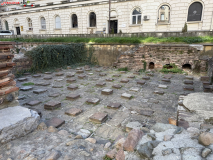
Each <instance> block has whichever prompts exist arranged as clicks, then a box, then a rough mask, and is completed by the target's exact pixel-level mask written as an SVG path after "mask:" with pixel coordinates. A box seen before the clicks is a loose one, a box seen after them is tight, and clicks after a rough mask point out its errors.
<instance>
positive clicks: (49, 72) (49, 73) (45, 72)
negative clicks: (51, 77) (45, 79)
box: [44, 72, 52, 74]
mask: <svg viewBox="0 0 213 160" xmlns="http://www.w3.org/2000/svg"><path fill="white" fill-rule="evenodd" d="M44 74H52V72H44Z"/></svg>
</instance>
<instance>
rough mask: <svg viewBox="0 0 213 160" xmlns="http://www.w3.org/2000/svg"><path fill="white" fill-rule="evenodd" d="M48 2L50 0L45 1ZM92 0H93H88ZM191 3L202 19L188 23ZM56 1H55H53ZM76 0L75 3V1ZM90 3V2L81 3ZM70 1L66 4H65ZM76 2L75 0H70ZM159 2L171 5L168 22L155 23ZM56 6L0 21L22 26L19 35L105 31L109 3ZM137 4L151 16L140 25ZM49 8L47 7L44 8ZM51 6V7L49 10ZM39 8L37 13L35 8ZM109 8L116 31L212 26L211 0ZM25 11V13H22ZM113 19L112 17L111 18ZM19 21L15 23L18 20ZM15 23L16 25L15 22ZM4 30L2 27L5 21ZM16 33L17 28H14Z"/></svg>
mask: <svg viewBox="0 0 213 160" xmlns="http://www.w3.org/2000/svg"><path fill="white" fill-rule="evenodd" d="M46 2H47V0H46V1H38V2H37V3H40V5H42V4H45V3H46ZM48 2H49V0H48ZM91 2H93V1H91ZM193 2H201V3H202V4H203V15H202V20H201V21H199V22H187V15H188V8H189V6H190V4H192V3H193ZM54 3H56V2H54ZM76 3H77V2H76ZM82 3H89V2H82ZM68 4H69V3H68ZM72 4H73V5H75V3H72ZM161 5H168V6H169V7H170V17H171V18H170V23H166V24H159V23H157V18H158V13H159V8H160V6H161ZM60 6H63V4H59V5H58V7H59V9H58V8H57V7H56V6H55V5H54V8H53V7H52V8H50V7H51V6H49V7H48V6H47V7H42V8H41V9H39V7H36V8H32V9H31V8H29V9H26V10H20V11H10V12H8V13H13V12H20V14H16V15H9V16H8V17H7V16H5V14H6V13H7V12H5V13H1V15H3V16H2V17H3V18H2V22H4V21H5V20H7V21H8V24H9V29H10V30H14V31H15V27H17V26H23V31H21V34H90V33H91V30H93V33H95V32H96V31H103V28H106V30H107V31H108V15H109V12H108V10H109V8H108V4H98V5H90V6H84V5H83V6H81V7H70V8H67V9H60ZM136 7H140V8H141V10H142V17H143V16H144V15H148V16H150V20H147V21H142V24H140V25H132V24H131V23H132V15H131V14H132V12H133V10H134V8H136ZM48 8H49V10H47V9H48ZM51 9H52V10H51ZM35 10H39V12H37V11H35ZM111 10H112V11H115V12H116V14H117V16H116V18H113V19H114V20H118V31H119V30H121V31H122V32H123V33H137V32H155V31H157V32H166V31H170V32H172V31H174V32H177V31H181V30H182V28H183V26H184V24H185V22H187V24H188V30H189V31H194V30H200V31H201V30H208V31H209V30H210V29H211V27H212V16H213V0H158V1H156V0H135V1H134V0H133V1H123V2H117V3H112V5H111ZM23 12H26V13H23ZM90 12H95V13H96V18H97V20H96V24H97V25H96V27H94V28H91V27H89V13H90ZM72 14H76V15H77V16H78V28H77V29H76V28H71V15H72ZM57 15H59V16H60V18H61V29H55V17H56V16H57ZM41 17H44V18H45V19H46V30H41V25H40V18H41ZM27 18H31V19H32V22H33V31H28V24H27ZM113 19H112V20H113ZM17 22H18V23H17ZM15 23H16V24H15ZM2 24H3V29H4V27H5V26H4V23H2ZM15 33H16V31H15Z"/></svg>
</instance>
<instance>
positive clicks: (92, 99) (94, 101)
mask: <svg viewBox="0 0 213 160" xmlns="http://www.w3.org/2000/svg"><path fill="white" fill-rule="evenodd" d="M99 102H100V99H98V98H91V99H88V100H87V103H90V104H98V103H99Z"/></svg>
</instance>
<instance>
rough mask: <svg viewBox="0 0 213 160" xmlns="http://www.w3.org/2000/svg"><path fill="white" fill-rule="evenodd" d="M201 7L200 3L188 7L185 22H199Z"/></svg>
mask: <svg viewBox="0 0 213 160" xmlns="http://www.w3.org/2000/svg"><path fill="white" fill-rule="evenodd" d="M202 11H203V5H202V4H201V3H200V2H194V3H192V4H191V5H190V7H189V10H188V18H187V21H188V22H190V21H201V17H202Z"/></svg>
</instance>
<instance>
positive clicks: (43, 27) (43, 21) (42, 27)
mask: <svg viewBox="0 0 213 160" xmlns="http://www.w3.org/2000/svg"><path fill="white" fill-rule="evenodd" d="M41 29H46V22H45V19H44V18H42V19H41Z"/></svg>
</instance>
